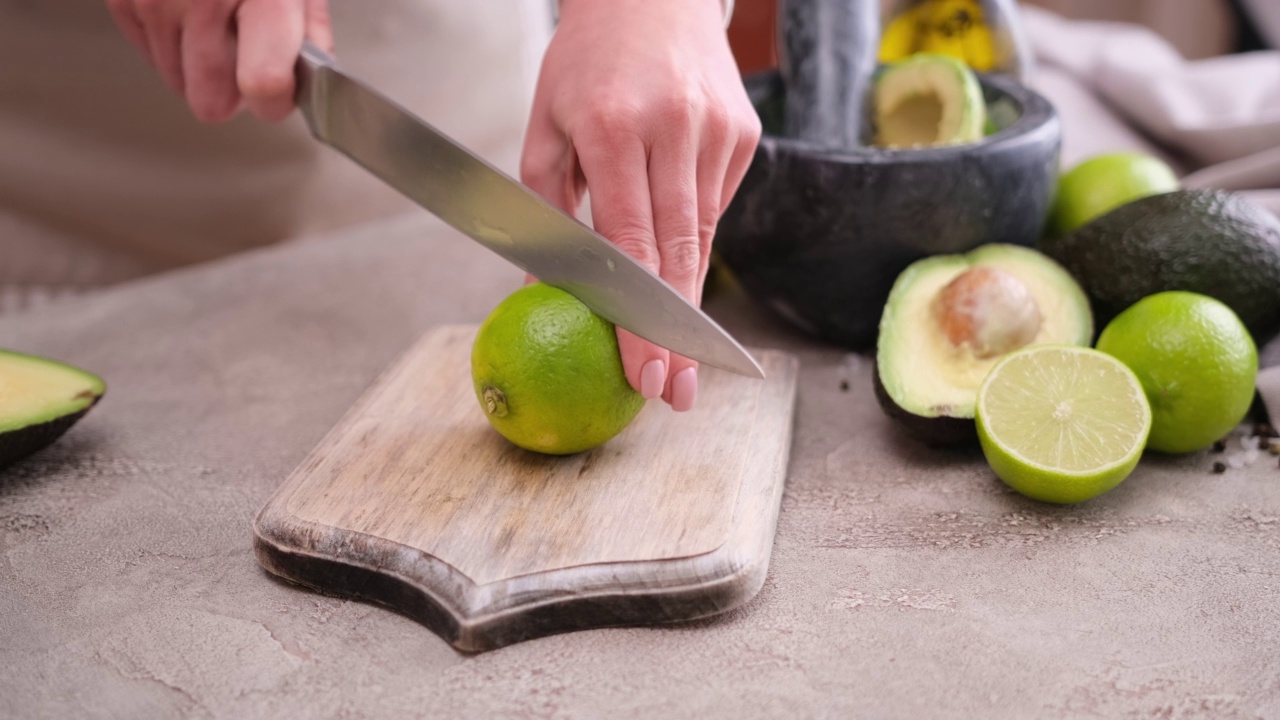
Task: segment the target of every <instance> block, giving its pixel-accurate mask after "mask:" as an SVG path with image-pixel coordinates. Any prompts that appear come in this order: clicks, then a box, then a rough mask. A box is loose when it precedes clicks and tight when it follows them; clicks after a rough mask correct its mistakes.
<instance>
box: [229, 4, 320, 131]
mask: <svg viewBox="0 0 1280 720" xmlns="http://www.w3.org/2000/svg"><path fill="white" fill-rule="evenodd" d="M306 21H307V17H306V6H305V5H303V4H301V3H298V2H296V0H244V2H243V3H241V5H240V8H239V10H238V11H237V12H236V26H237V28H238V32H239V38H238V40H239V42H238V50H237V56H236V85H237V86H238V87H239V88H240V94H241V95H242V96H243V97H244V101H245V105H246V106H247V107H248V108H249V111H250V112H252V113H253V114H254V115H256V116H258V117H259V118H261V119H263V120H266V121H267V122H277V121H280V120H283V119H284V118H285V117H287V116H288V115H289V113H290V112H292V111H293V107H294V102H293V99H294V65H295V63H296V62H297V58H298V52H299V51H300V50H301V49H302V38H303V34H304V32H305V31H306Z"/></svg>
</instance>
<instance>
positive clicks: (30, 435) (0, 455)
mask: <svg viewBox="0 0 1280 720" xmlns="http://www.w3.org/2000/svg"><path fill="white" fill-rule="evenodd" d="M101 399H102V396H98V397H95V398H94V399H93V402H92V403H90V404H89V406H88V407H86V408H84V409H83V410H79V411H77V412H73V413H71V414H70V415H63V416H62V417H58V418H54V419H52V420H49V421H47V422H42V423H40V424H38V425H28V426H27V427H24V428H18V429H17V430H10V431H9V432H5V433H0V468H6V467H8V466H10V465H12V464H14V463H16V462H18V461H19V460H22V459H24V458H26V457H28V456H30V455H33V454H35V453H36V452H39V451H40V450H43V449H45V448H46V447H48V446H50V445H52V444H53V442H54V441H55V440H57V439H58V438H60V437H62V435H63V433H65V432H66V431H68V430H70V429H71V426H72V425H75V424H76V423H77V422H79V421H80V419H81V418H83V417H84V416H85V415H86V414H87V413H88V412H89V411H90V410H91V409H93V406H94V405H97V404H98V401H99V400H101Z"/></svg>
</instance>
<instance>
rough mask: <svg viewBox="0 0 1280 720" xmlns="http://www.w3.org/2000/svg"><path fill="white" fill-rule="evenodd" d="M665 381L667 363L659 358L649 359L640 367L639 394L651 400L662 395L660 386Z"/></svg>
mask: <svg viewBox="0 0 1280 720" xmlns="http://www.w3.org/2000/svg"><path fill="white" fill-rule="evenodd" d="M666 382H667V364H666V363H664V362H662V361H661V360H650V361H649V362H647V363H645V364H644V367H642V368H640V394H641V395H643V396H644V397H645V398H647V399H649V400H652V399H654V398H656V397H658V396H660V395H662V386H663V385H665V384H666Z"/></svg>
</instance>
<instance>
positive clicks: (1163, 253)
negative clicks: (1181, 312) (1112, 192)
mask: <svg viewBox="0 0 1280 720" xmlns="http://www.w3.org/2000/svg"><path fill="white" fill-rule="evenodd" d="M1040 250H1041V251H1042V252H1044V253H1045V254H1046V255H1048V256H1049V257H1051V258H1053V259H1055V260H1057V261H1058V262H1059V263H1061V264H1062V266H1063V267H1065V268H1066V269H1067V271H1068V272H1070V273H1071V274H1072V275H1074V276H1075V278H1076V280H1077V281H1078V282H1079V283H1080V285H1081V286H1082V287H1083V288H1084V291H1085V293H1086V294H1088V296H1089V301H1090V303H1091V304H1092V306H1093V313H1094V318H1095V321H1096V324H1095V327H1096V328H1098V329H1099V330H1100V329H1102V328H1105V327H1106V326H1107V323H1109V322H1111V320H1112V319H1113V318H1115V316H1117V315H1119V314H1120V313H1121V312H1123V311H1124V310H1125V309H1126V308H1128V307H1129V306H1130V305H1132V304H1133V303H1135V302H1137V301H1138V300H1141V299H1142V298H1144V297H1146V296H1148V295H1154V294H1155V293H1158V292H1164V291H1166V290H1185V291H1188V292H1196V293H1200V294H1202V295H1208V296H1210V297H1213V298H1217V299H1218V300H1221V301H1222V302H1224V303H1226V304H1227V306H1228V307H1230V308H1231V309H1232V310H1234V311H1235V312H1236V314H1237V315H1239V316H1240V320H1241V321H1242V322H1244V324H1245V327H1247V328H1248V329H1249V332H1250V333H1251V334H1252V335H1253V338H1254V342H1255V343H1257V345H1258V347H1262V346H1263V345H1265V344H1266V343H1267V342H1268V341H1269V340H1271V339H1272V338H1274V337H1275V336H1276V334H1277V333H1280V221H1277V220H1276V218H1275V217H1273V216H1272V215H1270V214H1269V213H1267V212H1265V211H1264V210H1262V209H1260V208H1258V207H1256V206H1255V205H1253V204H1252V203H1250V202H1249V201H1248V200H1246V199H1244V198H1243V197H1241V196H1239V195H1236V194H1234V193H1230V192H1227V191H1223V190H1178V191H1175V192H1171V193H1166V194H1163V195H1153V196H1151V197H1146V198H1142V199H1140V200H1135V201H1133V202H1131V203H1128V204H1126V205H1123V206H1121V207H1119V208H1116V209H1115V210H1112V211H1111V212H1109V213H1107V214H1105V215H1103V216H1101V217H1099V218H1097V219H1095V220H1094V221H1093V222H1090V223H1089V224H1087V225H1085V226H1084V227H1082V228H1080V229H1079V230H1077V231H1076V232H1074V233H1072V234H1070V235H1067V236H1065V237H1059V238H1045V239H1044V240H1043V241H1042V242H1041V244H1040Z"/></svg>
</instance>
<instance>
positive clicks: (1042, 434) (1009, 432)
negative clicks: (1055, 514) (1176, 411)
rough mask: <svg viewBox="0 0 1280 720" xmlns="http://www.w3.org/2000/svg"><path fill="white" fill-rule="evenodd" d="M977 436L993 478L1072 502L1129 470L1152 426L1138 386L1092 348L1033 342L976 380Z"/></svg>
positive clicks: (1030, 492)
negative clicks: (997, 477) (978, 387)
mask: <svg viewBox="0 0 1280 720" xmlns="http://www.w3.org/2000/svg"><path fill="white" fill-rule="evenodd" d="M976 410H977V412H976V419H977V422H978V440H979V441H980V442H981V443H982V452H983V454H984V455H986V458H987V462H988V463H989V464H990V465H991V469H992V470H994V471H995V473H996V475H997V476H999V478H1000V479H1001V480H1003V481H1004V482H1005V484H1007V485H1008V486H1009V487H1011V488H1013V489H1014V490H1017V491H1018V492H1020V493H1022V494H1023V495H1026V496H1027V497H1029V498H1034V499H1036V500H1043V501H1045V502H1052V503H1076V502H1082V501H1084V500H1088V499H1090V498H1093V497H1097V496H1098V495H1101V494H1102V493H1104V492H1107V491H1108V490H1110V489H1112V488H1114V487H1115V486H1116V485H1119V484H1120V482H1121V481H1122V480H1124V479H1125V478H1126V477H1128V476H1129V473H1131V472H1133V468H1134V467H1135V466H1136V465H1137V464H1138V460H1139V458H1141V457H1142V449H1143V446H1144V445H1145V444H1146V441H1147V433H1148V431H1150V429H1151V408H1150V407H1149V406H1148V405H1147V399H1146V397H1145V396H1143V394H1142V385H1141V384H1139V382H1138V378H1137V377H1135V376H1134V374H1133V372H1132V371H1130V370H1129V369H1128V368H1127V367H1125V366H1124V364H1123V363H1120V362H1118V361H1117V360H1115V359H1114V358H1112V357H1110V356H1108V355H1104V354H1102V353H1100V352H1098V351H1096V350H1090V349H1088V348H1081V347H1069V346H1065V345H1036V346H1032V347H1030V348H1027V349H1024V350H1019V351H1017V352H1015V353H1012V354H1010V355H1008V356H1006V357H1005V358H1004V359H1003V360H1001V361H1000V362H999V363H998V364H997V365H996V366H995V367H993V368H992V369H991V372H990V373H988V374H987V377H986V379H985V380H983V382H982V387H981V388H980V389H979V390H978V404H977V408H976Z"/></svg>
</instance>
